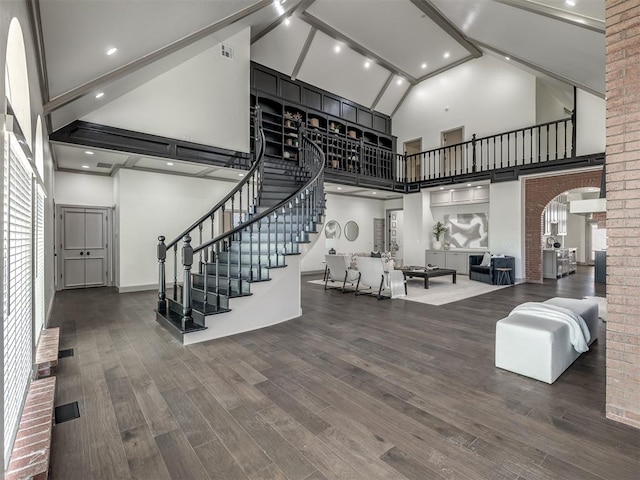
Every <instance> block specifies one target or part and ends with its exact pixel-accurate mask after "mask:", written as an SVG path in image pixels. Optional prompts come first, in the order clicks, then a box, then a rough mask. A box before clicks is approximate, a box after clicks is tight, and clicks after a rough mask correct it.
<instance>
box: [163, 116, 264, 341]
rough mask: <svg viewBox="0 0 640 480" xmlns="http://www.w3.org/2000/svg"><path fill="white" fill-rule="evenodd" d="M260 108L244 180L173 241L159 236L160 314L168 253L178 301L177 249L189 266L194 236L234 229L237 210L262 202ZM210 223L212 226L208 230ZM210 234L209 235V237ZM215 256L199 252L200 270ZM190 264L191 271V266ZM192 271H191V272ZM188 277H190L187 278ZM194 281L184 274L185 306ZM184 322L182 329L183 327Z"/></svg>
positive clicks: (247, 209)
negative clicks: (170, 258) (252, 156)
mask: <svg viewBox="0 0 640 480" xmlns="http://www.w3.org/2000/svg"><path fill="white" fill-rule="evenodd" d="M259 108H260V107H255V108H252V112H251V117H252V129H253V139H254V149H253V150H254V152H255V155H254V160H253V164H252V166H251V168H250V169H249V170H248V171H246V173H245V172H244V171H239V173H240V174H242V175H244V176H243V178H242V180H240V182H239V183H238V184H237V185H236V186H235V187H234V188H233V189H232V190H231V191H230V192H229V193H228V194H227V195H225V196H224V197H223V198H222V199H221V200H220V201H219V202H218V203H216V205H215V206H213V207H212V208H211V209H210V210H209V211H208V212H207V213H205V214H204V215H202V216H201V217H200V218H198V219H197V220H196V221H195V222H193V223H192V224H191V225H190V226H189V227H188V228H186V229H185V230H184V231H183V232H182V233H180V235H178V236H176V237H175V238H174V239H173V240H172V241H170V242H168V243H165V240H166V237H165V236H163V235H161V236H159V237H158V246H157V258H158V308H157V311H158V313H160V314H163V315H164V314H166V313H167V279H166V271H165V269H166V260H167V252H169V251H171V250H173V265H174V268H173V295H172V297H173V300H174V301H178V262H179V260H178V249H179V248H180V249H181V260H182V262H181V264H182V265H183V267H184V266H185V265H186V263H185V261H190V262H191V264H192V262H193V253H192V251H191V250H192V248H191V242H192V241H193V237H194V236H195V235H197V237H198V243H199V244H202V243H203V242H205V241H206V240H207V239H208V238H214V237H216V236H219V235H220V234H222V233H224V232H225V231H230V230H232V229H233V226H234V225H233V224H234V215H235V213H236V212H237V211H240V212H243V211H245V212H247V213H251V212H253V211H254V210H255V208H256V206H257V205H258V204H259V200H260V197H261V195H262V188H263V179H264V151H265V148H264V144H265V138H264V132H263V131H262V124H261V115H260V110H259ZM206 226H208V227H209V228H207V229H205V227H206ZM207 237H208V238H207ZM209 257H211V258H216V257H217V255H216V252H214V251H211V252H206V253H205V252H200V255H199V259H198V272H199V273H203V272H204V270H205V269H206V268H207V265H206V264H207V263H208V262H207V259H208V258H209ZM191 264H189V271H190V269H191ZM189 273H190V272H189ZM187 277H188V278H187ZM190 284H191V275H190V274H189V275H186V273H185V274H184V278H183V298H182V299H181V300H182V302H183V307H184V308H186V305H190V304H191V299H190V298H189V299H188V300H189V301H188V302H187V301H186V300H187V299H186V298H184V297H185V296H187V295H191V289H190V288H187V285H189V286H190ZM190 314H191V311H190V310H189V311H185V312H184V315H183V316H184V317H185V318H187V319H190ZM184 323H185V322H184V321H183V328H184Z"/></svg>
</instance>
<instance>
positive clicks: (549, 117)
mask: <svg viewBox="0 0 640 480" xmlns="http://www.w3.org/2000/svg"><path fill="white" fill-rule="evenodd" d="M565 108H567V109H569V110H573V94H571V98H570V99H569V98H567V93H566V92H564V91H562V90H560V89H559V88H557V87H553V86H551V85H549V84H548V83H547V82H545V81H544V80H542V79H540V78H536V123H538V124H539V123H546V122H553V121H555V120H560V119H561V118H567V117H569V115H568V114H567V113H566V112H565V111H564V109H565Z"/></svg>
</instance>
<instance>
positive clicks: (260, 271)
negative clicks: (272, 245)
mask: <svg viewBox="0 0 640 480" xmlns="http://www.w3.org/2000/svg"><path fill="white" fill-rule="evenodd" d="M251 237H252V239H251V242H252V243H251V251H252V252H253V224H251ZM269 255H271V252H270V251H268V250H267V256H269ZM251 265H253V261H252V262H251ZM258 280H262V220H260V221H259V222H258Z"/></svg>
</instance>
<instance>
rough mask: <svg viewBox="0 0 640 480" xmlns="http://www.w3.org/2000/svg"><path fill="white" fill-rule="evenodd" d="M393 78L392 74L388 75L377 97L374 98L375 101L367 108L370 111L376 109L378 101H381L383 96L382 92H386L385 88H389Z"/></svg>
mask: <svg viewBox="0 0 640 480" xmlns="http://www.w3.org/2000/svg"><path fill="white" fill-rule="evenodd" d="M393 77H394V74H393V73H390V74H389V78H387V81H386V82H384V85H383V86H382V88H381V89H380V92H379V93H378V96H377V97H376V99H375V100H374V101H373V103H372V104H371V106H370V107H369V108H370V109H371V110H375V109H376V107H377V106H378V103H380V100H382V96H383V95H384V92H386V91H387V88H389V85H391V80H393Z"/></svg>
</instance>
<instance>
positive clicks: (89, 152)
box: [84, 150, 93, 155]
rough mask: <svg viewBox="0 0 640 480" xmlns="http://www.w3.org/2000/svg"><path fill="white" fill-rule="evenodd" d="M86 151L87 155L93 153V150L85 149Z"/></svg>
mask: <svg viewBox="0 0 640 480" xmlns="http://www.w3.org/2000/svg"><path fill="white" fill-rule="evenodd" d="M84 153H85V155H93V152H92V151H91V150H85V151H84Z"/></svg>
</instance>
